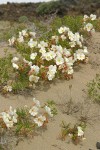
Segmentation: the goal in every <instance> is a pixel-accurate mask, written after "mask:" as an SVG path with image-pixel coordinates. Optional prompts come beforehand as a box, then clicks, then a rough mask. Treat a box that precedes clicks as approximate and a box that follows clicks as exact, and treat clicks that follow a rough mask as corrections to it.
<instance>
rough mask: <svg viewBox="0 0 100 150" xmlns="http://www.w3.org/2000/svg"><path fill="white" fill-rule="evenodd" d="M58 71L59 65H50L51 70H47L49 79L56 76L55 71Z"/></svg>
mask: <svg viewBox="0 0 100 150" xmlns="http://www.w3.org/2000/svg"><path fill="white" fill-rule="evenodd" d="M56 72H57V67H56V65H54V66H53V65H50V66H49V71H48V72H47V75H48V80H52V79H53V78H54V77H55V73H56Z"/></svg>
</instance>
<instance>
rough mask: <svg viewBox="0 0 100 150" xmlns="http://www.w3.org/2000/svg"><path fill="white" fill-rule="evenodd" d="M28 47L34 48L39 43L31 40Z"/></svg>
mask: <svg viewBox="0 0 100 150" xmlns="http://www.w3.org/2000/svg"><path fill="white" fill-rule="evenodd" d="M28 46H29V47H30V48H34V47H36V46H37V41H33V39H30V41H29V42H28Z"/></svg>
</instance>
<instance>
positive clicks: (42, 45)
mask: <svg viewBox="0 0 100 150" xmlns="http://www.w3.org/2000/svg"><path fill="white" fill-rule="evenodd" d="M41 47H48V43H47V42H44V41H40V43H39V44H38V48H41Z"/></svg>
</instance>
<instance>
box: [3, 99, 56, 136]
mask: <svg viewBox="0 0 100 150" xmlns="http://www.w3.org/2000/svg"><path fill="white" fill-rule="evenodd" d="M56 114H57V110H56V108H55V106H54V103H52V101H51V102H48V103H47V104H44V106H41V104H40V101H38V100H36V99H35V98H33V106H32V107H30V108H29V107H28V106H24V108H22V109H19V108H18V109H13V108H12V107H11V106H10V108H9V110H8V111H4V112H2V113H0V126H1V127H2V128H3V129H8V130H9V129H13V130H14V129H15V132H16V133H21V134H27V133H30V132H33V131H36V129H38V128H40V127H45V126H46V124H47V123H48V119H49V118H50V117H51V118H52V117H54V115H56Z"/></svg>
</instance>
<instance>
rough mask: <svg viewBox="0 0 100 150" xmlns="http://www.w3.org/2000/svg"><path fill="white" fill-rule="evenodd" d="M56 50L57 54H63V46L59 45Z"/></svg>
mask: <svg viewBox="0 0 100 150" xmlns="http://www.w3.org/2000/svg"><path fill="white" fill-rule="evenodd" d="M56 50H57V52H59V53H61V54H62V53H63V48H62V46H61V45H59V46H56Z"/></svg>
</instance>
